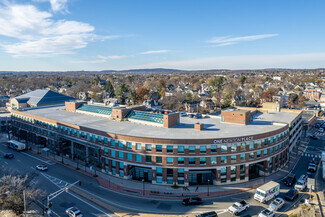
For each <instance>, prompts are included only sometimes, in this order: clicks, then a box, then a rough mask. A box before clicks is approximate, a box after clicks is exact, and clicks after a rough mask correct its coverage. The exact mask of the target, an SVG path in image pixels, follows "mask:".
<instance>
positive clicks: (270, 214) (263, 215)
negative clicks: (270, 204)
mask: <svg viewBox="0 0 325 217" xmlns="http://www.w3.org/2000/svg"><path fill="white" fill-rule="evenodd" d="M274 216H275V213H274V211H273V210H272V209H265V210H263V211H262V212H260V214H259V215H258V217H274Z"/></svg>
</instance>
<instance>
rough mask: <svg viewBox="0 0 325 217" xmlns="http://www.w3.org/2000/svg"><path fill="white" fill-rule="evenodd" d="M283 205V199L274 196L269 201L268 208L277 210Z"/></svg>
mask: <svg viewBox="0 0 325 217" xmlns="http://www.w3.org/2000/svg"><path fill="white" fill-rule="evenodd" d="M283 205H284V200H283V199H282V198H280V197H277V198H275V199H274V200H273V201H272V202H271V203H270V206H269V207H270V209H272V210H274V211H277V210H279V209H281V207H283Z"/></svg>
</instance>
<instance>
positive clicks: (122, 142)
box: [11, 102, 302, 185]
mask: <svg viewBox="0 0 325 217" xmlns="http://www.w3.org/2000/svg"><path fill="white" fill-rule="evenodd" d="M271 107H272V106H271ZM279 110H280V109H279V108H262V109H259V110H256V109H255V108H254V109H246V110H244V109H233V110H225V111H222V112H221V114H220V115H217V116H209V117H208V116H206V117H203V118H201V119H193V118H189V117H180V116H179V113H170V114H157V113H152V112H147V111H145V107H143V106H138V107H130V108H115V107H114V108H111V107H105V106H98V105H92V104H86V103H84V102H66V103H65V106H54V107H43V108H42V107H40V108H34V109H33V108H31V109H25V110H12V111H11V113H12V117H13V119H12V125H13V128H14V130H13V132H14V134H15V135H16V136H19V137H20V138H22V139H25V140H27V141H30V143H34V144H40V147H41V148H44V147H46V148H48V149H47V150H50V154H59V153H64V156H67V157H69V158H71V159H73V160H75V161H79V162H80V163H85V164H87V165H92V166H97V167H98V168H99V169H100V170H102V171H103V172H105V173H107V174H108V175H112V176H118V177H120V178H123V179H130V180H140V181H142V180H144V181H146V182H150V183H153V184H166V185H175V184H176V185H200V184H203V185H204V184H208V183H209V184H214V185H223V184H225V183H227V184H228V183H229V184H231V183H238V182H247V181H249V180H252V179H254V178H257V177H261V176H267V175H269V174H271V173H274V172H276V171H277V170H278V169H279V168H281V167H283V166H285V165H286V162H287V160H288V158H289V154H290V152H291V150H292V149H293V148H294V147H295V146H296V144H298V143H299V140H300V135H301V130H302V120H301V112H299V111H294V110H286V111H279Z"/></svg>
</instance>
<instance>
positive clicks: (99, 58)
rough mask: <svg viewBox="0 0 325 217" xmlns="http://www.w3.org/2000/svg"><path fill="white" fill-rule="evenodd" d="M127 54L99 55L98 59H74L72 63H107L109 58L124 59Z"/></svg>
mask: <svg viewBox="0 0 325 217" xmlns="http://www.w3.org/2000/svg"><path fill="white" fill-rule="evenodd" d="M126 57H127V56H122V55H121V56H119V55H112V56H100V55H99V56H97V58H96V59H94V60H78V61H72V63H91V64H95V63H106V62H108V61H109V60H119V59H124V58H126Z"/></svg>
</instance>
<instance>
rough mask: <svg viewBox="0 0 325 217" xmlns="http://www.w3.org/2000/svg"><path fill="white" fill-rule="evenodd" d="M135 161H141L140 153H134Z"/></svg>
mask: <svg viewBox="0 0 325 217" xmlns="http://www.w3.org/2000/svg"><path fill="white" fill-rule="evenodd" d="M136 161H137V162H142V156H141V155H140V154H137V155H136Z"/></svg>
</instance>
